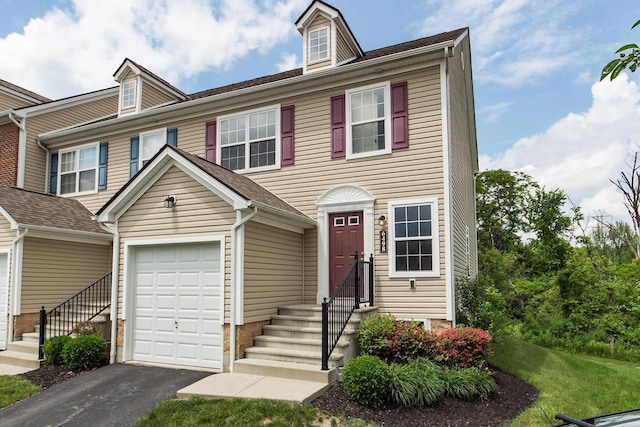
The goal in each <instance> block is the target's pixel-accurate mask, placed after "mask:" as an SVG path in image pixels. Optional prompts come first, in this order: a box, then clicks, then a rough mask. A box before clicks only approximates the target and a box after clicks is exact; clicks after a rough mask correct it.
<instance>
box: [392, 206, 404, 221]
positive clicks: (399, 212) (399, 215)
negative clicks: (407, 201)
mask: <svg viewBox="0 0 640 427" xmlns="http://www.w3.org/2000/svg"><path fill="white" fill-rule="evenodd" d="M394 214H395V217H396V222H399V221H404V220H406V219H407V215H406V208H405V207H399V208H394Z"/></svg>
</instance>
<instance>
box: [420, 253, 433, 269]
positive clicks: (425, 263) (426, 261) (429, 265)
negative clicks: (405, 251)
mask: <svg viewBox="0 0 640 427" xmlns="http://www.w3.org/2000/svg"><path fill="white" fill-rule="evenodd" d="M420 270H422V271H431V270H433V259H432V257H431V256H422V257H420Z"/></svg>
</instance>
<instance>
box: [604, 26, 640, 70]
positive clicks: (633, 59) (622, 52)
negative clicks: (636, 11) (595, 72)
mask: <svg viewBox="0 0 640 427" xmlns="http://www.w3.org/2000/svg"><path fill="white" fill-rule="evenodd" d="M638 25H640V20H638V21H637V22H636V23H635V24H633V26H632V27H631V29H632V30H633V29H634V28H635V27H637V26H638ZM616 54H617V55H619V56H620V57H619V58H616V59H614V60H613V61H611V62H609V63H608V64H607V65H605V66H604V68H603V69H602V72H601V73H600V80H604V79H605V78H606V77H607V76H609V78H610V79H611V80H613V79H615V78H616V77H618V76H619V75H620V73H621V72H622V71H623V70H625V69H627V68H628V69H629V70H630V71H631V72H635V71H636V70H637V69H638V67H639V66H640V48H638V45H637V44H635V43H629V44H626V45H624V46H622V47H620V48H619V49H618V50H616Z"/></svg>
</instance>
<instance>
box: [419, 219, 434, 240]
mask: <svg viewBox="0 0 640 427" xmlns="http://www.w3.org/2000/svg"><path fill="white" fill-rule="evenodd" d="M420 236H426V237H429V236H431V221H428V222H427V221H421V222H420Z"/></svg>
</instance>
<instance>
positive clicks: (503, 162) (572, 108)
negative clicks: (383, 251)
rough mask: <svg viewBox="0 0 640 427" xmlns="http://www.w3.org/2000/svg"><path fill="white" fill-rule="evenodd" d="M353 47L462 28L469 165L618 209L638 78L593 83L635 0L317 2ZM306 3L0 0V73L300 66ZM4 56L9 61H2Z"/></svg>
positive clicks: (197, 75) (198, 76)
mask: <svg viewBox="0 0 640 427" xmlns="http://www.w3.org/2000/svg"><path fill="white" fill-rule="evenodd" d="M328 3H330V4H332V5H333V6H335V7H336V8H338V9H339V10H340V11H341V12H342V14H343V15H344V17H345V19H346V20H347V22H348V23H349V25H350V27H351V29H352V31H353V33H354V34H355V36H356V38H357V39H358V41H359V42H360V44H361V46H362V47H363V49H364V50H370V49H375V48H379V47H383V46H388V45H391V44H395V43H399V42H403V41H408V40H413V39H416V38H418V37H422V36H428V35H432V34H437V33H439V32H442V31H448V30H453V29H456V28H460V27H467V26H468V27H470V31H471V48H472V59H473V73H474V90H475V101H476V117H477V134H478V148H479V152H480V154H481V169H488V168H498V167H503V168H508V169H514V170H515V169H518V170H523V171H525V172H527V173H529V174H531V175H532V176H533V177H534V178H535V179H537V180H538V181H540V182H541V183H542V184H544V185H546V186H547V187H549V188H562V189H563V190H565V191H566V192H567V193H568V194H569V196H570V197H571V198H572V200H573V201H574V202H575V203H579V204H580V205H581V206H583V210H584V211H585V212H586V213H587V214H595V213H597V212H600V211H606V212H607V213H610V214H612V215H614V217H624V216H625V215H626V214H625V210H624V207H623V206H622V198H621V197H620V195H619V194H617V193H616V191H615V188H613V186H612V185H611V184H610V182H609V179H610V178H615V177H616V176H617V175H618V174H619V171H620V170H622V169H623V168H624V161H625V159H627V156H628V155H629V153H631V152H633V151H636V150H638V149H640V127H638V126H636V125H637V124H638V123H640V90H639V88H638V86H637V82H638V79H639V78H640V73H637V74H638V75H633V74H627V75H625V76H622V77H621V78H619V79H618V80H617V81H616V82H614V83H609V82H604V83H597V81H598V77H599V73H600V70H601V69H602V66H603V65H604V64H606V63H607V62H608V61H609V60H611V59H612V58H613V52H614V51H615V50H616V49H617V48H618V47H619V46H620V45H622V44H625V43H628V42H631V41H640V28H639V29H636V30H633V31H632V30H630V27H631V25H632V24H633V23H634V22H635V21H636V20H637V19H640V3H639V2H637V0H617V1H616V2H603V1H602V0H580V1H573V2H571V1H566V0H544V1H543V0H401V1H389V0H366V1H365V0H328ZM308 4H309V0H265V1H257V0H215V1H207V0H165V1H157V0H155V1H150V0H135V1H127V0H49V1H45V0H29V1H25V0H0V7H2V13H1V14H0V57H2V58H4V60H3V61H0V78H1V79H5V80H9V81H11V82H13V83H16V84H19V85H21V86H24V87H25V88H27V89H30V90H34V91H36V92H38V93H41V94H42V95H45V96H48V97H51V98H59V97H64V96H69V95H73V94H77V93H82V92H86V91H90V90H95V89H99V88H103V87H107V86H111V85H113V84H114V81H113V77H112V74H113V72H114V71H115V69H116V68H117V67H118V65H119V64H120V62H121V61H122V60H123V59H124V57H130V58H131V59H133V60H135V61H137V62H139V63H141V64H142V65H144V66H145V67H147V68H148V69H150V70H151V71H153V72H155V73H157V74H158V75H160V76H162V77H164V78H165V79H167V80H169V81H170V82H171V83H173V84H174V85H176V86H177V87H179V88H180V89H182V90H183V91H185V92H195V91H198V90H202V89H207V88H212V87H217V86H220V85H223V84H227V83H232V82H237V81H240V80H244V79H248V78H252V77H258V76H261V75H265V74H271V73H276V72H278V71H281V70H284V69H288V68H293V67H297V66H299V61H300V56H301V50H302V45H301V36H300V35H299V34H298V33H297V31H296V30H295V26H294V24H293V23H294V22H295V20H296V19H297V17H298V16H299V15H300V13H302V12H303V11H304V9H305V8H306V7H307V6H308ZM9 58H10V59H9Z"/></svg>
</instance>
